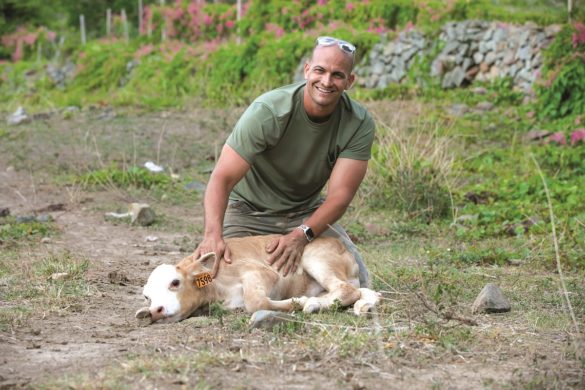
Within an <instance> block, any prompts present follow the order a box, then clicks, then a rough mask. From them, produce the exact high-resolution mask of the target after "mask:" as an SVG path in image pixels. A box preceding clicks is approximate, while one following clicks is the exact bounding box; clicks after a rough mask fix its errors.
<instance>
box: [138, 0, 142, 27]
mask: <svg viewBox="0 0 585 390" xmlns="http://www.w3.org/2000/svg"><path fill="white" fill-rule="evenodd" d="M142 13H143V10H142V0H138V35H142Z"/></svg>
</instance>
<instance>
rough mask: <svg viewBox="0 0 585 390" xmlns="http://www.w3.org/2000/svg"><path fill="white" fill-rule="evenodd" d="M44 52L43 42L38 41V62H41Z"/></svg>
mask: <svg viewBox="0 0 585 390" xmlns="http://www.w3.org/2000/svg"><path fill="white" fill-rule="evenodd" d="M42 53H43V44H42V43H41V42H39V43H37V64H38V63H40V62H41V56H42Z"/></svg>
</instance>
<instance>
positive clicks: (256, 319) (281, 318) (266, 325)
mask: <svg viewBox="0 0 585 390" xmlns="http://www.w3.org/2000/svg"><path fill="white" fill-rule="evenodd" d="M291 321H296V318H295V317H294V316H293V315H292V314H288V313H284V312H281V311H272V310H258V311H257V312H255V313H254V314H252V317H250V321H249V324H250V327H251V328H260V329H267V330H272V328H274V327H275V326H277V325H280V324H284V323H287V322H291Z"/></svg>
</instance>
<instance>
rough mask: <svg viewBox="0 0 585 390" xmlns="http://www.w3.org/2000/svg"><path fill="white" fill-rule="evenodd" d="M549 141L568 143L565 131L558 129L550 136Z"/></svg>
mask: <svg viewBox="0 0 585 390" xmlns="http://www.w3.org/2000/svg"><path fill="white" fill-rule="evenodd" d="M548 142H556V143H557V144H558V145H566V144H567V139H566V137H565V133H563V132H562V131H557V132H556V133H554V134H553V135H551V136H550V137H548Z"/></svg>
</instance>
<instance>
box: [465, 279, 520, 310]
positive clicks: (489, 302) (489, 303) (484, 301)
mask: <svg viewBox="0 0 585 390" xmlns="http://www.w3.org/2000/svg"><path fill="white" fill-rule="evenodd" d="M510 310H512V307H511V306H510V303H509V302H508V300H507V299H506V298H505V297H504V294H503V293H502V290H501V289H500V288H499V287H498V285H496V284H494V283H488V284H486V285H485V287H484V288H483V289H482V290H481V292H480V293H479V295H478V296H477V298H475V301H474V302H473V305H472V307H471V312H472V313H473V314H478V313H505V312H509V311H510Z"/></svg>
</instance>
